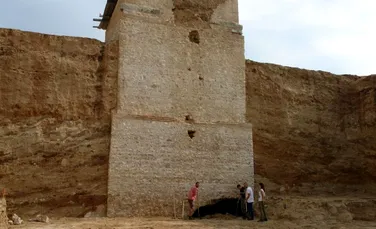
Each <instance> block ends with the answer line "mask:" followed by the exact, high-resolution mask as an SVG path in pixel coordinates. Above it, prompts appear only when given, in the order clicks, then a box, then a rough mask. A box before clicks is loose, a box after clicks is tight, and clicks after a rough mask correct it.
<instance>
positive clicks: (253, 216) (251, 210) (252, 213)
mask: <svg viewBox="0 0 376 229" xmlns="http://www.w3.org/2000/svg"><path fill="white" fill-rule="evenodd" d="M249 212H250V216H251V220H253V219H254V218H255V215H254V212H253V203H250V210H249Z"/></svg>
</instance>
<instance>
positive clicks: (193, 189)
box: [192, 188, 197, 200]
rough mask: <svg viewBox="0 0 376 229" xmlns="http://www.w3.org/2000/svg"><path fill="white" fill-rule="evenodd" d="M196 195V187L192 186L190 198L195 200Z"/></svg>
mask: <svg viewBox="0 0 376 229" xmlns="http://www.w3.org/2000/svg"><path fill="white" fill-rule="evenodd" d="M196 197H197V188H192V200H196Z"/></svg>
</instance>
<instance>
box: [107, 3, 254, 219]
mask: <svg viewBox="0 0 376 229" xmlns="http://www.w3.org/2000/svg"><path fill="white" fill-rule="evenodd" d="M122 2H123V3H122V5H121V9H122V13H123V14H125V15H126V16H125V17H122V18H116V19H114V18H112V19H111V20H120V21H119V23H118V24H117V27H118V28H113V27H112V28H110V29H108V32H109V33H113V31H111V30H117V32H116V33H118V39H119V75H118V85H119V87H118V89H119V91H118V101H117V107H116V111H115V112H114V114H115V115H114V116H113V119H112V132H111V150H110V162H109V185H108V193H109V194H108V205H107V214H108V215H109V216H170V215H173V205H174V201H175V199H176V198H177V199H178V203H177V204H175V205H178V209H179V210H180V209H182V206H181V201H183V200H185V199H186V194H187V192H188V190H189V188H190V186H191V185H193V184H194V183H195V181H197V180H199V181H201V182H202V186H201V190H200V193H201V196H200V204H202V205H205V204H208V203H210V201H211V200H213V199H219V198H223V197H232V196H234V195H236V189H235V188H234V187H235V185H236V184H237V183H242V182H244V181H248V182H249V183H250V184H252V183H253V156H252V155H253V152H252V140H251V139H252V137H251V133H252V129H251V128H250V125H249V126H248V125H247V124H245V112H246V108H245V59H244V40H243V37H242V36H240V35H239V34H236V33H233V32H231V29H229V27H228V26H222V27H221V26H217V27H215V28H211V26H208V27H205V28H204V27H203V28H201V27H200V26H197V27H196V26H195V29H192V24H189V23H187V24H186V23H179V22H181V21H180V20H182V21H186V22H188V19H182V18H180V19H179V18H177V17H175V21H174V22H175V23H174V24H172V23H171V22H169V21H164V20H163V19H164V16H163V13H162V12H163V11H161V10H159V9H158V8H155V7H156V6H153V2H155V1H151V2H149V3H147V2H145V1H136V2H132V3H130V2H127V1H125V3H124V1H122ZM225 2H226V1H175V2H174V3H175V10H181V9H182V8H184V12H192V11H193V10H204V11H205V12H206V13H210V14H213V13H214V11H216V10H217V8H218V7H219V5H221V4H222V3H225ZM231 2H232V3H236V2H237V1H231ZM118 4H119V3H118ZM231 6H232V5H231V4H230V5H225V6H224V7H222V8H220V9H221V10H224V11H226V10H228V12H232V10H233V8H232V7H231ZM176 7H178V9H177V8H176ZM179 7H180V8H179ZM174 13H175V16H176V12H174ZM196 13H197V12H196ZM207 16H208V18H206V19H207V20H206V23H207V24H208V25H209V24H210V23H212V21H211V15H210V17H209V15H207ZM217 16H218V15H217ZM234 21H236V20H235V19H234ZM232 23H233V22H232ZM110 24H111V23H110ZM217 24H218V25H219V24H220V21H219V19H218V23H217ZM177 25H178V26H177ZM197 28H201V29H199V30H198V29H197ZM187 117H188V118H187ZM187 119H188V120H187ZM247 126H248V127H249V128H247ZM189 128H193V130H192V129H189ZM194 134H196V136H194ZM187 160H188V161H189V163H187ZM166 186H168V188H166ZM151 187H152V189H151ZM140 200H142V201H140ZM178 214H179V215H180V213H178Z"/></svg>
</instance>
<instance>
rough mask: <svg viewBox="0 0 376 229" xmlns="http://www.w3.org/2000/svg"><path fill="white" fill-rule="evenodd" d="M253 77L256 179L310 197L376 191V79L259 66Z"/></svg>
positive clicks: (252, 66)
mask: <svg viewBox="0 0 376 229" xmlns="http://www.w3.org/2000/svg"><path fill="white" fill-rule="evenodd" d="M246 75H247V120H248V121H249V122H251V123H253V127H254V150H255V168H256V171H255V172H256V174H258V175H261V176H262V177H263V178H267V179H269V180H270V181H272V182H275V183H277V184H280V185H288V186H290V188H293V189H294V191H296V192H300V193H305V194H313V193H315V192H318V193H330V194H340V193H346V192H361V193H376V190H375V189H376V185H375V181H376V170H375V169H376V160H375V155H376V97H375V95H376V92H375V90H376V76H369V77H355V76H337V75H333V74H330V73H326V72H320V71H308V70H303V69H297V68H288V67H282V66H278V65H272V64H261V63H256V62H252V61H247V71H246ZM294 185H295V187H294Z"/></svg>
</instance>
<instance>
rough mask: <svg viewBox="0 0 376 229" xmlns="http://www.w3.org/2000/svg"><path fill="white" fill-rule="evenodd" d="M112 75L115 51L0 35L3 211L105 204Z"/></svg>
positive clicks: (86, 43) (60, 211)
mask: <svg viewBox="0 0 376 229" xmlns="http://www.w3.org/2000/svg"><path fill="white" fill-rule="evenodd" d="M116 71H117V47H116V44H112V45H108V46H103V44H101V43H100V42H99V41H96V40H92V39H83V38H71V37H58V36H49V35H42V34H36V33H27V32H21V31H17V30H8V29H0V82H1V84H0V104H1V106H0V163H1V168H0V188H3V187H4V188H6V189H7V190H8V193H9V195H8V200H9V201H8V207H9V212H14V210H15V209H17V212H18V214H21V215H22V214H33V213H34V212H46V213H47V212H49V213H50V214H52V215H54V214H57V215H65V216H77V215H80V214H84V213H85V212H86V211H88V210H91V208H95V206H98V205H101V204H105V202H106V186H107V162H108V152H109V140H110V109H111V108H112V107H114V105H115V98H116V90H115V89H116V86H115V85H116ZM51 209H54V211H52V212H51V211H50V210H51Z"/></svg>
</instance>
